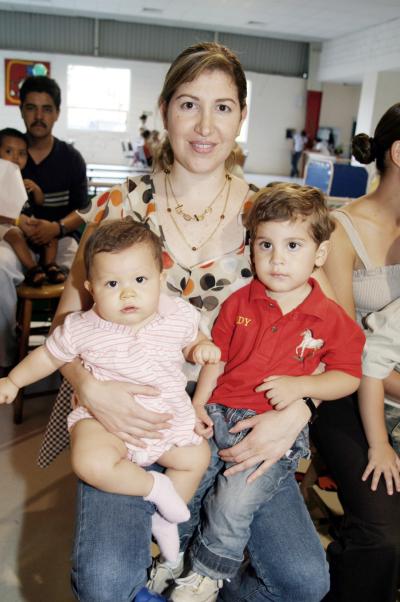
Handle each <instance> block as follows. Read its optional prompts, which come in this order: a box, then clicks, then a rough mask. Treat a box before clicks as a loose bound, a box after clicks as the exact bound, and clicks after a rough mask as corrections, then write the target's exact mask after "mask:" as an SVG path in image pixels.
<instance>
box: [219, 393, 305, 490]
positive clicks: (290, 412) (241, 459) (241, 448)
mask: <svg viewBox="0 0 400 602" xmlns="http://www.w3.org/2000/svg"><path fill="white" fill-rule="evenodd" d="M309 419H310V410H309V409H308V408H307V406H306V404H305V403H304V402H303V401H302V400H298V401H295V402H294V403H292V404H291V405H290V406H288V407H287V408H285V409H284V410H281V411H280V412H276V411H275V410H270V411H269V412H265V413H264V414H258V415H257V416H252V417H251V418H247V419H246V420H241V421H240V422H238V423H237V424H236V425H235V426H234V427H233V428H232V429H231V430H230V432H231V433H238V432H240V431H242V430H243V429H248V428H250V429H251V432H250V433H249V434H248V435H247V436H246V437H245V438H244V439H242V441H240V443H238V444H237V445H234V446H233V447H230V448H228V449H223V450H221V451H220V452H219V455H220V456H221V458H222V460H224V462H234V463H235V466H232V467H231V468H229V469H228V470H226V471H225V473H224V474H226V475H232V474H235V473H237V472H241V471H243V470H246V469H247V468H250V467H252V466H257V465H258V464H260V466H259V467H258V468H257V469H256V470H255V471H254V472H253V473H252V474H251V476H250V477H249V478H248V479H247V482H248V483H251V482H252V481H255V480H256V479H257V478H258V477H260V476H261V475H262V474H264V473H265V472H267V470H268V469H269V468H270V467H271V466H272V465H273V464H275V462H277V461H278V460H280V459H281V458H282V456H284V455H285V454H286V452H287V451H288V450H289V449H290V448H291V447H292V445H293V443H294V441H295V440H296V439H297V436H298V434H299V433H300V431H301V430H302V429H303V428H304V427H305V425H306V424H307V422H308V420H309Z"/></svg>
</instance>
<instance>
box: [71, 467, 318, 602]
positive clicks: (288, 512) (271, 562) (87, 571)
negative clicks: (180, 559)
mask: <svg viewBox="0 0 400 602" xmlns="http://www.w3.org/2000/svg"><path fill="white" fill-rule="evenodd" d="M215 461H216V460H215V458H213V460H212V462H213V463H214V462H215ZM218 461H219V459H218ZM152 468H153V469H154V468H155V467H152ZM288 472H289V471H288ZM208 474H209V473H207V475H208ZM211 480H214V477H213V478H212V479H211ZM210 485H211V482H210V483H208V486H207V479H203V481H202V483H201V486H200V487H199V490H198V492H197V493H196V496H195V498H194V499H193V500H192V502H191V512H192V516H191V519H190V520H189V521H188V522H187V523H184V524H183V525H180V527H181V531H182V544H183V546H184V547H185V545H187V543H188V540H189V539H190V537H191V536H192V534H193V532H194V530H195V528H196V526H197V524H198V522H199V514H200V508H201V501H202V498H203V497H204V495H205V494H206V493H207V489H208V488H209V486H210ZM153 512H154V506H153V505H152V504H151V503H150V502H145V501H144V500H143V498H140V497H132V496H125V495H116V494H111V493H105V492H103V491H100V490H98V489H94V488H93V487H90V485H87V484H86V483H83V482H79V485H78V497H77V518H76V522H77V524H76V532H75V544H74V550H73V557H72V588H73V591H74V594H75V596H76V598H77V599H78V600H80V601H81V602H132V600H133V599H134V597H135V595H136V594H137V593H138V591H139V590H140V588H141V587H143V585H145V583H146V579H147V568H148V567H149V566H150V564H151V555H150V543H151V515H152V513H153ZM247 549H248V551H249V556H250V560H251V563H252V565H253V568H252V569H251V570H249V568H248V567H246V570H244V571H243V572H239V573H238V574H237V575H236V577H235V579H234V580H232V581H231V583H229V582H225V584H224V587H223V589H222V590H221V593H220V598H219V600H220V601H224V602H275V601H276V602H314V601H315V602H317V601H318V602H319V600H321V599H322V597H323V596H324V594H325V593H326V591H327V590H328V588H329V577H328V571H327V565H326V561H325V554H324V551H323V549H322V547H321V544H320V542H319V539H318V536H317V534H316V532H315V529H314V526H313V524H312V522H311V520H310V517H309V514H308V511H307V509H306V507H305V505H304V503H303V499H302V497H301V495H300V493H299V489H298V486H297V484H296V482H295V480H294V478H286V479H284V481H283V483H282V484H281V486H280V487H279V488H278V490H277V491H276V492H275V494H274V495H273V496H272V497H271V499H270V500H269V501H268V503H265V504H263V505H262V506H261V508H260V509H259V510H258V512H257V513H256V514H255V516H254V520H253V523H252V525H251V532H250V539H249V541H248V544H247Z"/></svg>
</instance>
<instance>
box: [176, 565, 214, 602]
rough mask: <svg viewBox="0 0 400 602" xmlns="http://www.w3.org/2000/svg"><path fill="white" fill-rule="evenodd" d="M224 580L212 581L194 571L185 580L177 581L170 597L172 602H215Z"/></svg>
mask: <svg viewBox="0 0 400 602" xmlns="http://www.w3.org/2000/svg"><path fill="white" fill-rule="evenodd" d="M221 587H222V579H218V580H216V579H210V577H204V576H203V575H199V574H198V573H194V572H193V571H192V572H190V573H189V575H188V576H187V577H184V578H183V579H177V580H176V581H175V586H174V589H173V591H172V593H171V595H170V600H171V602H195V601H196V602H215V600H216V599H217V598H218V592H219V589H220V588H221Z"/></svg>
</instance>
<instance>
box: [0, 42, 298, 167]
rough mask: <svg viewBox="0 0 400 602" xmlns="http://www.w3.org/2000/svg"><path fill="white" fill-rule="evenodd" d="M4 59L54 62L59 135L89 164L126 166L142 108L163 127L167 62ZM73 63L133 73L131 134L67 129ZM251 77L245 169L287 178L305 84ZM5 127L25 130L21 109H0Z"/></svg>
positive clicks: (0, 56)
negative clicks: (289, 132) (289, 136)
mask: <svg viewBox="0 0 400 602" xmlns="http://www.w3.org/2000/svg"><path fill="white" fill-rule="evenodd" d="M5 58H22V59H34V60H38V61H40V60H50V61H51V76H52V77H54V78H55V79H56V80H57V82H58V83H59V85H60V87H61V89H62V92H63V103H62V106H61V114H60V118H59V120H58V122H57V124H56V126H55V128H54V134H55V135H56V136H58V137H59V138H62V139H64V140H73V141H74V142H75V146H76V148H78V150H80V152H81V153H82V154H83V156H84V158H85V159H86V161H87V162H88V163H111V164H124V163H127V159H125V158H124V157H123V153H122V150H121V140H122V139H125V138H126V137H129V136H130V137H133V136H135V135H136V133H137V131H138V127H139V125H140V124H139V115H140V114H141V113H142V111H143V110H148V111H153V116H152V117H150V118H149V119H148V122H147V126H148V127H149V128H150V129H159V130H161V129H162V124H161V119H160V116H159V114H158V111H157V98H158V94H159V92H160V90H161V86H162V81H163V79H164V76H165V73H166V71H167V68H168V64H166V63H153V62H144V61H127V60H122V59H105V58H97V57H87V56H74V55H72V56H69V55H60V54H44V53H37V52H35V53H31V52H28V51H27V52H24V51H18V52H17V51H15V50H0V61H1V62H2V63H3V64H4V59H5ZM70 64H79V65H94V66H96V65H98V66H107V67H128V68H130V69H131V108H130V112H129V118H128V133H127V135H125V134H123V133H110V132H90V133H88V132H82V131H78V130H70V129H68V127H67V111H66V110H65V108H66V90H67V81H66V78H67V66H68V65H70ZM247 77H248V78H249V79H250V80H251V81H252V101H251V109H250V127H249V136H248V143H247V150H248V159H247V162H246V171H248V172H251V173H268V174H274V175H287V174H288V173H289V170H290V161H289V156H290V153H289V145H288V143H287V141H286V140H285V131H286V128H302V127H304V122H305V94H306V82H305V80H303V79H300V78H295V77H282V76H274V75H263V74H259V73H247ZM0 90H4V70H0ZM3 98H4V96H3ZM3 102H4V101H3ZM0 127H1V128H3V127H16V128H19V129H22V130H23V123H22V120H21V117H20V114H19V108H18V107H13V106H5V105H4V104H1V105H0Z"/></svg>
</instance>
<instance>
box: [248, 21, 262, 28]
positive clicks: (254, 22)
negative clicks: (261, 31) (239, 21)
mask: <svg viewBox="0 0 400 602" xmlns="http://www.w3.org/2000/svg"><path fill="white" fill-rule="evenodd" d="M247 25H257V26H258V27H265V26H266V22H265V21H247Z"/></svg>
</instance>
